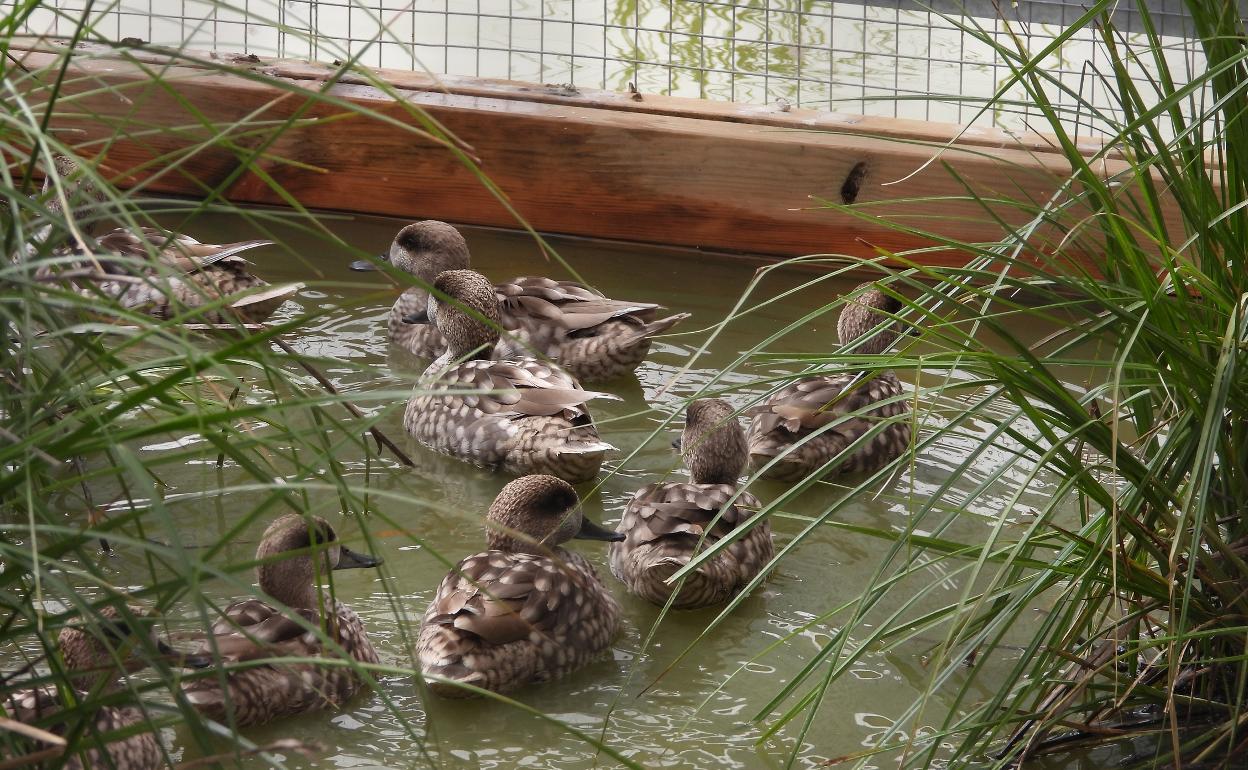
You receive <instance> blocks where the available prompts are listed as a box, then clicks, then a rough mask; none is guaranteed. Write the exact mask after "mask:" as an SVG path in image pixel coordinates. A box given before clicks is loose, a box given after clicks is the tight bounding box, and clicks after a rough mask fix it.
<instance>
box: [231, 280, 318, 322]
mask: <svg viewBox="0 0 1248 770" xmlns="http://www.w3.org/2000/svg"><path fill="white" fill-rule="evenodd" d="M302 288H303V284H302V283H286V284H280V285H277V286H265V287H264V288H263V289H260V290H258V291H253V292H250V293H248V294H247V295H246V296H243V297H239V298H238V299H237V300H235V301H233V302H231V303H230V307H231V308H233V309H234V310H235V312H237V313H238V314H239V315H240V316H242V317H243V319H244V320H246V321H249V322H251V323H260V322H261V321H264V320H265V319H267V318H268V317H269V316H271V315H273V313H274V312H276V311H277V309H278V308H279V307H281V306H282V303H283V302H285V301H286V300H288V299H290V298H291V297H293V296H295V295H296V294H298V293H299V290H300V289H302Z"/></svg>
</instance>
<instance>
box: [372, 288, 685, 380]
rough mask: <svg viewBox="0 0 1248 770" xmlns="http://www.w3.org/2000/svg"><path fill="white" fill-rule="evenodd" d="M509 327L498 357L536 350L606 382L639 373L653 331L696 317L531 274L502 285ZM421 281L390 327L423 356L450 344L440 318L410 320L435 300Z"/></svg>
mask: <svg viewBox="0 0 1248 770" xmlns="http://www.w3.org/2000/svg"><path fill="white" fill-rule="evenodd" d="M494 288H495V291H496V292H497V294H498V299H499V309H500V311H501V314H502V327H503V329H504V330H505V332H506V334H505V335H504V338H503V341H502V342H501V344H499V345H498V346H497V347H496V349H495V350H494V352H493V357H494V358H495V359H496V360H510V359H513V358H524V357H528V356H532V355H534V354H536V355H538V356H541V357H545V358H548V359H550V360H553V361H556V362H557V363H558V364H559V365H560V366H561V367H563V368H564V369H566V370H567V371H568V372H569V373H571V374H572V375H573V376H574V377H576V378H577V379H578V380H586V381H601V380H608V379H612V378H614V377H618V376H620V375H622V374H626V373H628V372H631V371H632V370H633V369H636V368H637V366H638V365H639V364H640V363H641V362H642V361H643V360H644V359H645V357H646V354H647V353H648V352H649V350H650V337H652V336H654V335H656V334H661V333H662V332H664V331H666V330H667V329H669V328H671V327H672V326H673V325H675V324H676V323H678V322H680V321H682V320H684V319H685V318H687V317H688V314H687V313H678V314H676V315H673V316H670V317H668V318H663V319H659V320H655V318H654V316H655V313H656V311H657V310H658V309H659V308H660V307H661V306H660V305H656V304H654V303H650V302H625V301H620V300H614V299H609V298H607V297H604V296H602V295H601V294H599V293H598V292H596V291H594V290H592V289H589V288H587V287H585V286H582V285H581V284H579V283H575V282H573V281H555V280H552V279H550V278H541V277H534V276H525V277H521V278H516V279H514V280H511V281H507V282H505V283H499V284H495V286H494ZM428 302H429V295H428V293H427V292H426V291H425V290H424V289H423V288H420V287H412V288H410V289H408V290H406V291H404V292H403V294H402V295H400V296H399V298H398V299H397V300H396V301H395V303H394V305H393V306H392V307H391V308H390V315H389V317H388V319H387V330H388V333H389V336H390V341H391V342H392V343H394V344H395V345H398V346H399V347H401V348H403V349H405V350H407V351H409V352H411V353H413V354H415V355H418V356H421V357H423V358H434V357H436V356H439V355H441V354H442V353H443V352H444V351H445V350H446V340H444V339H443V338H442V335H441V334H439V333H438V330H437V328H436V327H434V326H433V324H408V323H404V322H403V318H404V317H405V316H410V315H413V314H416V313H420V312H421V311H423V310H425V309H426V307H427V306H428Z"/></svg>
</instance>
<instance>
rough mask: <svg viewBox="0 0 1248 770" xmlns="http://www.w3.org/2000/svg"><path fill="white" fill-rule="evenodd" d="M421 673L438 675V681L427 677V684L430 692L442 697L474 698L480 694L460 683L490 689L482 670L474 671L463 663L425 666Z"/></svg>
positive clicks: (427, 675)
mask: <svg viewBox="0 0 1248 770" xmlns="http://www.w3.org/2000/svg"><path fill="white" fill-rule="evenodd" d="M421 675H422V677H430V676H433V677H438V681H432V680H429V679H425V684H426V685H427V686H428V687H429V691H430V692H432V693H433V694H435V695H437V696H439V697H442V698H474V697H476V696H477V695H478V693H476V692H474V691H472V690H470V689H468V688H467V687H461V686H460V685H470V686H472V687H478V688H481V689H490V688H489V686H488V683H487V682H486V681H485V676H484V675H483V674H482V673H481V672H480V671H473V670H472V669H470V668H468V667H467V666H465V665H463V664H462V663H452V664H449V665H441V666H429V667H423V668H422V669H421Z"/></svg>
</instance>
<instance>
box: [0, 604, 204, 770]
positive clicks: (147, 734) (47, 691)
mask: <svg viewBox="0 0 1248 770" xmlns="http://www.w3.org/2000/svg"><path fill="white" fill-rule="evenodd" d="M148 615H149V613H148V612H147V611H146V610H145V609H144V608H141V607H135V606H129V607H128V608H127V613H125V614H123V613H121V612H120V611H119V610H118V608H117V607H115V606H111V605H110V606H107V607H102V608H101V609H100V610H99V611H98V613H97V615H96V618H95V619H93V621H92V622H91V623H74V624H69V625H66V626H64V627H63V628H62V629H61V632H60V633H59V634H58V635H57V643H56V647H57V650H58V652H59V653H60V657H61V660H62V662H63V663H64V666H65V671H66V672H67V673H68V674H69V675H70V677H71V679H70V681H71V684H72V688H73V690H74V693H75V695H74V700H75V701H77V702H82V701H84V700H86V699H88V698H89V697H91V696H92V695H98V694H101V693H105V692H111V691H115V690H117V689H119V679H118V676H117V674H118V673H119V672H118V670H117V660H118V659H119V657H120V658H121V659H123V660H125V661H126V664H127V667H130V666H136V667H141V666H142V665H144V664H146V663H150V662H152V661H154V660H155V659H156V658H155V657H152V658H148V659H146V660H144V659H141V658H140V657H139V655H138V654H137V652H138V650H139V648H140V643H138V642H136V641H134V637H135V636H136V633H135V631H134V627H133V625H132V621H135V620H141V619H142V618H144V617H147V616H148ZM151 642H152V646H153V648H154V651H155V652H156V653H157V654H158V655H159V656H160V659H161V660H164V661H166V662H168V663H170V664H171V665H176V666H179V667H183V668H202V667H203V666H206V665H208V661H207V660H206V659H204V658H202V657H200V656H191V655H180V654H179V653H176V652H175V651H174V650H172V649H171V648H170V647H169V646H168V645H167V644H166V643H165V642H164V641H162V640H160V639H158V638H157V637H156V636H155V635H154V634H152V635H151ZM0 684H3V682H0ZM65 706H66V701H65V698H64V696H63V695H62V694H61V693H60V692H58V689H57V687H56V686H54V685H47V686H43V687H34V688H28V689H24V690H17V691H14V692H10V693H8V694H6V695H4V696H3V697H0V708H2V709H3V712H4V714H5V715H7V716H8V717H9V718H10V719H14V720H16V721H17V722H20V723H22V724H24V725H28V726H31V727H35V728H37V729H39V730H43V731H46V732H50V733H52V734H53V735H58V736H64V735H66V734H68V733H70V732H73V731H74V730H76V727H75V726H74V725H72V723H71V722H70V721H69V720H67V719H66V720H61V719H58V718H57V715H58V714H59V713H60V712H61V711H63V710H64V709H65ZM90 708H91V714H90V718H91V720H92V721H91V724H90V726H89V727H86V728H85V729H84V730H83V732H82V735H83V736H84V738H85V740H84V741H83V745H84V746H87V747H88V748H85V749H83V750H80V751H78V752H76V753H75V754H73V755H71V756H69V757H67V758H65V760H64V764H62V765H60V766H61V767H64V768H70V769H71V770H84V769H85V768H92V767H113V768H116V769H117V770H155V768H159V767H165V766H166V762H165V756H166V755H165V752H164V750H163V749H162V747H161V745H160V741H159V739H158V738H157V736H156V733H155V732H154V730H150V729H138V730H135V729H134V728H135V726H136V725H142V724H145V723H146V722H147V717H146V716H145V715H144V712H143V710H142V709H141V708H139V707H138V706H124V705H123V706H100V705H94V704H92V705H91V706H90ZM123 730H124V731H128V732H130V733H131V734H129V735H126V736H125V737H122V738H118V739H117V740H107V736H108V735H109V734H115V733H118V732H120V731H123ZM18 732H20V730H18ZM97 736H98V738H97ZM97 740H103V741H105V742H103V743H97ZM36 750H38V749H36Z"/></svg>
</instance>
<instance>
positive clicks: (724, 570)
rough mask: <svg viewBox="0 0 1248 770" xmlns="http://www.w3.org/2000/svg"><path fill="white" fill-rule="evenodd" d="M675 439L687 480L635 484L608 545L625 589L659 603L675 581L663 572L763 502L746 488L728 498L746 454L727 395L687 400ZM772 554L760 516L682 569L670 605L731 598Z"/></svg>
mask: <svg viewBox="0 0 1248 770" xmlns="http://www.w3.org/2000/svg"><path fill="white" fill-rule="evenodd" d="M679 443H680V449H681V454H682V455H683V456H684V459H685V464H686V465H688V466H689V475H690V477H691V478H690V480H689V481H665V482H659V483H656V484H650V485H649V486H646V487H644V488H642V489H641V490H639V491H638V492H637V494H635V495H634V496H633V499H632V500H631V501H629V503H628V507H627V508H625V509H624V516H623V517H622V518H621V519H620V524H619V527H618V528H617V529H618V531H619V532H620V533H621V534H622V535H623V540H622V542H616V543H612V544H611V573H612V574H613V575H615V576H616V577H617V578H619V579H620V580H621V581H623V583H624V584H625V585H626V586H628V590H629V591H632V592H633V593H635V594H637V595H638V596H641V597H642V598H644V599H648V600H649V601H651V602H654V603H655V604H660V605H662V604H665V603H666V602H667V600H668V597H669V596H671V593H672V591H673V590H674V589H675V588H676V586H675V585H671V584H668V583H667V582H666V581H667V579H668V578H670V577H671V576H672V575H673V574H674V573H675V572H676V571H677V570H678V569H680V568H681V567H684V566H685V565H686V564H688V563H689V561H690V559H692V558H693V557H694V556H695V555H696V554H697V553H698V552H700V551H704V550H706V549H708V548H710V547H711V546H713V545H715V543H717V542H718V541H719V540H721V539H722V538H724V537H726V536H728V535H729V534H731V533H732V532H733V530H735V529H736V528H737V527H738V526H740V525H741V524H742V523H743V522H745V521H746V520H747V519H748V518H749V517H750V516H751V515H752V514H754V513H755V512H757V511H758V510H759V509H760V507H761V506H760V504H759V502H758V500H757V499H755V497H754V496H753V495H751V494H750V493H749V492H742V493H741V494H740V495H739V496H737V497H736V499H735V500H733V502H732V503H731V504H729V502H728V501H729V500H732V499H733V496H734V495H736V494H737V489H738V487H737V479H738V478H739V477H740V476H741V473H742V471H744V470H745V466H746V463H747V461H748V460H749V455H748V452H747V450H746V446H745V431H743V430H742V429H741V424H740V423H739V422H738V421H737V418H736V416H735V415H734V413H733V408H732V406H731V405H730V404H729V403H728V402H727V401H724V400H723V399H718V398H705V399H699V400H697V401H694V402H693V403H691V404H689V407H688V409H686V410H685V429H684V431H683V433H682V435H681V438H680V442H679ZM717 519H718V520H717ZM712 522H714V524H712ZM773 554H774V550H773V547H772V542H771V524H770V522H768V521H766V520H764V521H762V522H759V523H758V524H756V525H755V526H754V527H753V528H752V529H750V531H749V532H747V533H746V534H745V535H744V536H742V537H741V538H740V539H739V540H737V541H735V542H733V543H732V544H731V545H729V546H728V547H727V548H725V549H724V550H723V551H721V552H720V553H719V554H718V555H716V556H715V557H714V558H713V559H710V560H709V561H707V562H705V563H704V564H702V566H700V567H698V569H697V570H696V571H694V572H691V573H690V574H689V575H687V576H686V577H685V578H684V583H683V585H682V586H681V589H680V593H678V594H677V595H676V599H675V600H674V601H673V602H672V606H673V607H676V608H682V609H691V608H695V607H709V606H711V605H715V604H721V603H723V602H726V601H728V600H729V599H731V598H732V597H733V596H735V595H736V594H738V593H740V592H741V590H742V589H744V588H745V586H746V585H747V584H748V583H749V582H750V581H751V580H753V579H754V577H755V576H756V575H758V573H759V572H760V571H762V569H763V568H764V567H765V566H766V565H767V564H768V562H770V561H771V558H772V555H773Z"/></svg>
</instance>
